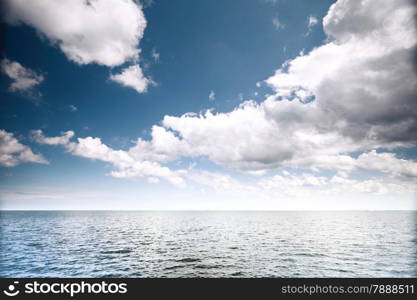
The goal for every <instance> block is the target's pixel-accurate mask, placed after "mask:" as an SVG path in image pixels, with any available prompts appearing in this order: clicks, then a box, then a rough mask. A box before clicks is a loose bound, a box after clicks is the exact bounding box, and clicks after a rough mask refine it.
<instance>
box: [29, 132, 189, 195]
mask: <svg viewBox="0 0 417 300" xmlns="http://www.w3.org/2000/svg"><path fill="white" fill-rule="evenodd" d="M73 136H74V132H72V131H67V132H64V133H63V134H62V135H61V136H56V137H45V136H44V135H43V132H42V131H41V130H35V131H33V132H32V137H33V138H34V140H35V141H36V142H38V143H40V144H47V145H62V146H64V147H65V149H66V150H67V151H68V152H69V153H71V154H72V155H75V156H79V157H84V158H88V159H92V160H100V161H103V162H107V163H110V164H111V165H113V167H114V168H115V170H113V171H111V172H110V175H111V176H112V177H115V178H147V179H148V181H150V182H152V183H156V179H157V178H163V179H165V180H167V181H168V182H170V183H172V184H174V185H176V186H178V187H185V186H186V183H185V181H184V179H183V178H182V173H183V171H172V170H170V169H169V168H168V167H164V166H161V165H160V164H159V163H158V162H156V161H158V160H159V161H163V160H165V159H164V158H162V157H159V159H158V157H157V155H158V154H155V153H153V152H149V153H148V152H147V151H151V149H152V145H146V146H148V148H146V146H144V145H143V144H144V143H143V141H142V140H140V139H139V140H138V141H137V143H136V145H135V146H134V147H132V148H130V149H129V150H128V151H124V150H114V149H112V148H110V147H108V146H107V145H105V144H103V143H102V141H101V139H100V138H94V137H86V138H78V139H77V141H76V142H72V141H70V139H71V138H72V137H73ZM150 158H153V160H151V159H150Z"/></svg>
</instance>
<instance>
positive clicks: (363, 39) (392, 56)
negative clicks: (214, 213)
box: [65, 0, 417, 196]
mask: <svg viewBox="0 0 417 300" xmlns="http://www.w3.org/2000/svg"><path fill="white" fill-rule="evenodd" d="M381 1H382V2H376V1H374V2H372V1H347V0H339V1H338V2H336V3H335V4H334V5H332V6H331V8H330V9H329V11H328V14H327V15H326V17H325V18H324V20H323V26H324V31H325V33H326V34H327V37H328V39H327V40H326V42H325V44H323V45H321V46H318V47H316V48H314V49H312V50H311V51H310V52H308V53H300V55H299V56H297V57H295V58H294V59H292V60H289V61H287V62H286V63H284V64H283V65H282V67H281V68H279V69H278V70H276V72H275V74H274V75H272V76H271V77H269V78H268V79H267V80H265V83H266V84H267V85H268V86H269V87H270V88H271V89H272V93H271V94H270V95H269V96H267V98H266V99H265V100H264V101H263V102H260V103H257V102H254V101H244V102H243V103H241V104H240V105H239V106H238V107H236V108H235V109H233V110H232V111H230V112H221V113H216V112H213V111H210V110H209V111H206V112H202V113H199V114H195V113H186V114H183V115H181V116H169V115H167V116H165V117H164V118H163V120H162V122H161V124H160V125H155V126H153V127H152V131H151V138H150V139H149V140H143V139H140V138H139V139H137V140H136V142H135V144H134V145H133V146H132V147H131V148H129V149H128V150H114V149H112V148H110V147H108V146H107V145H105V144H103V143H102V142H101V140H100V139H99V138H93V137H87V138H79V139H78V140H77V142H68V143H67V144H66V145H65V147H66V149H67V151H69V152H70V153H72V154H73V155H77V156H82V157H87V158H90V159H96V160H101V161H106V162H108V163H110V164H112V166H113V167H114V171H112V172H111V175H112V176H114V177H119V178H133V177H145V178H147V179H148V180H149V181H150V182H155V181H156V180H155V179H151V178H162V179H165V180H168V181H170V182H172V183H174V184H177V185H180V186H181V185H182V186H185V184H186V180H188V181H191V182H194V183H197V184H201V185H205V186H209V185H210V184H211V185H212V186H213V188H214V189H219V190H238V189H239V184H240V183H239V182H236V180H234V179H233V178H232V177H229V176H228V175H224V174H211V173H206V172H205V171H201V172H198V171H196V170H171V169H170V168H168V167H166V166H164V164H167V163H169V162H173V161H176V160H179V159H181V158H183V157H186V158H197V157H204V158H208V159H209V160H210V161H211V162H213V163H215V164H217V165H219V166H222V167H224V168H227V169H229V170H233V171H239V172H245V173H248V174H256V175H257V176H260V177H257V178H260V181H259V184H258V185H255V186H257V188H260V187H265V188H268V189H271V191H272V192H271V195H273V194H274V190H273V189H275V188H278V187H281V189H282V190H283V191H282V193H284V194H294V193H298V194H297V195H299V193H303V194H302V196H308V195H309V194H308V193H310V192H312V191H317V193H322V192H323V193H333V194H332V195H338V193H339V194H340V193H345V192H347V191H348V190H349V189H353V190H355V191H357V192H358V193H368V192H372V193H377V194H381V193H389V192H390V191H398V192H403V191H410V190H412V186H411V182H412V180H411V178H413V177H415V176H416V162H414V161H412V160H405V159H401V158H398V157H397V155H396V154H395V153H392V152H389V151H394V150H395V149H397V148H398V147H415V141H416V140H417V130H416V129H417V102H416V101H415V95H416V94H417V79H416V76H415V74H414V73H413V66H412V62H413V55H414V51H415V49H416V45H417V34H416V30H415V27H414V19H413V18H414V15H415V14H416V10H415V7H414V6H412V5H411V4H410V2H408V1H406V0H403V1H396V2H395V3H393V2H392V1H389V0H381ZM375 3H376V4H375ZM382 149H384V150H383V151H382ZM387 149H388V150H387ZM375 150H379V151H378V152H377V151H375ZM354 153H355V155H353V154H354ZM357 155H358V156H357ZM356 156H357V158H355V157H356ZM283 168H287V169H297V172H298V173H301V174H302V175H294V174H284V173H280V174H278V175H274V176H269V177H268V175H265V174H269V173H271V172H280V171H281V170H282V169H283ZM363 169H366V170H369V171H371V172H370V173H373V172H374V173H378V176H377V177H372V176H371V177H370V178H367V179H365V180H359V179H353V178H351V177H349V176H350V175H351V174H354V172H358V173H360V172H361V171H362V170H363ZM321 170H329V171H332V172H335V173H337V174H336V175H327V176H323V175H320V174H315V175H312V174H313V173H315V172H317V171H321ZM276 176H278V177H276ZM285 186H287V187H288V189H287V190H286V189H285V188H284V187H285ZM232 187H233V188H232ZM260 189H261V190H262V188H260ZM297 190H298V192H297ZM279 191H280V190H279V189H278V192H279Z"/></svg>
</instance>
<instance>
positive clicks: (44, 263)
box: [0, 211, 417, 277]
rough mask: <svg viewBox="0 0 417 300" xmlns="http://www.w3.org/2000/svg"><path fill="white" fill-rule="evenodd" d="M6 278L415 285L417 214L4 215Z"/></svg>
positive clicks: (0, 245) (1, 268) (0, 239)
mask: <svg viewBox="0 0 417 300" xmlns="http://www.w3.org/2000/svg"><path fill="white" fill-rule="evenodd" d="M0 217H1V219H0V223H1V236H0V250H1V257H0V276H1V277H415V276H417V262H416V261H417V255H416V251H415V249H416V247H417V239H416V237H417V233H416V228H417V224H416V221H417V212H415V211H398V212H393V211H392V212H388V211H387V212H365V211H363V212H136V211H135V212H120V211H117V212H115V211H109V212H80V211H73V212H69V211H66V212H64V211H52V212H46V211H45V212H12V211H8V212H6V211H3V212H0Z"/></svg>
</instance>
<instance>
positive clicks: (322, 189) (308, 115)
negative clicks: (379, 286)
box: [0, 0, 417, 210]
mask: <svg viewBox="0 0 417 300" xmlns="http://www.w3.org/2000/svg"><path fill="white" fill-rule="evenodd" d="M394 2H395V3H394ZM1 3H2V6H3V7H2V12H3V13H2V15H1V31H2V40H1V55H2V57H1V61H0V71H1V72H0V73H1V74H0V99H1V104H2V105H1V106H0V116H1V124H0V128H1V130H0V209H8V210H48V209H51V210H60V209H73V210H78V209H80V210H82V209H88V210H102V209H119V210H129V209H135V210H136V209H137V210H362V209H364V210H407V209H416V207H417V206H416V192H417V188H416V179H417V145H416V142H417V102H416V98H417V97H416V96H417V74H416V72H417V68H416V57H417V51H416V49H417V32H416V26H415V16H416V14H417V9H416V6H415V5H414V4H413V1H411V0H399V1H391V0H364V1H356V0H337V1H333V0H321V1H308V0H299V1H290V0H241V1H236V0H224V1H203V0H196V1H191V0H176V1H162V0H147V1H133V0H90V1H85V0H62V1H54V0H43V1H41V0H33V1H30V2H27V1H24V0H3V1H2V2H1Z"/></svg>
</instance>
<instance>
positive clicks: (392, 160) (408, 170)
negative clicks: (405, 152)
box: [356, 150, 417, 179]
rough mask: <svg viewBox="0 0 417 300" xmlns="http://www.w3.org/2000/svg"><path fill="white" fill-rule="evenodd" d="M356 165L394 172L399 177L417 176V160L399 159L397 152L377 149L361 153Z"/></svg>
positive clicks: (389, 172)
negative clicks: (380, 151) (381, 151)
mask: <svg viewBox="0 0 417 300" xmlns="http://www.w3.org/2000/svg"><path fill="white" fill-rule="evenodd" d="M356 165H357V166H358V167H361V168H364V169H368V170H375V171H380V172H384V173H388V174H392V175H394V176H397V177H405V178H414V179H415V177H417V162H413V161H410V160H406V159H399V158H397V157H396V155H395V153H377V152H376V151H375V150H373V151H370V152H368V153H363V154H361V155H360V156H359V157H358V159H357V163H356Z"/></svg>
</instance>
